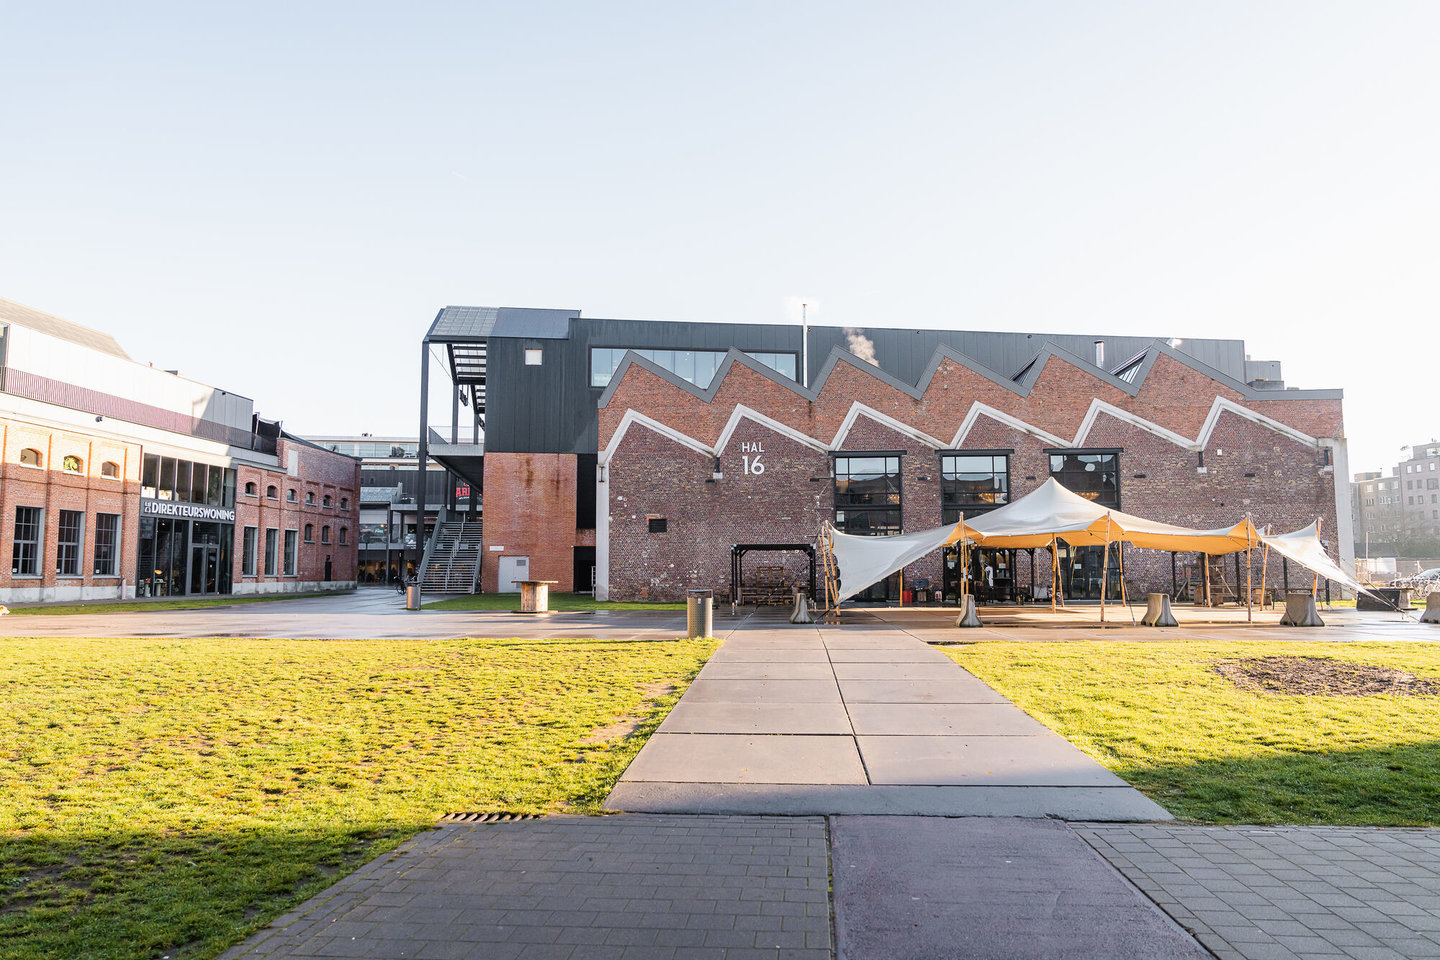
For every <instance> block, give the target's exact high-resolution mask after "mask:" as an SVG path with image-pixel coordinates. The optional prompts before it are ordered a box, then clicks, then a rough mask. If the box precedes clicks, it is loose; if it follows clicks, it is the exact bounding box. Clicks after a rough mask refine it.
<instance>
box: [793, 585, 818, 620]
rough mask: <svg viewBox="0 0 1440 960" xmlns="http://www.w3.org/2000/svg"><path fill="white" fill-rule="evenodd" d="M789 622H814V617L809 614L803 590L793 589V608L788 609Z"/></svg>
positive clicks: (808, 605)
mask: <svg viewBox="0 0 1440 960" xmlns="http://www.w3.org/2000/svg"><path fill="white" fill-rule="evenodd" d="M790 622H791V623H814V622H815V618H814V617H812V616H810V604H809V602H808V601H806V599H805V591H803V590H796V591H795V609H794V610H792V611H790Z"/></svg>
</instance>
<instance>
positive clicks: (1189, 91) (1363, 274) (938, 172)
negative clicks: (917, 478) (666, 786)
mask: <svg viewBox="0 0 1440 960" xmlns="http://www.w3.org/2000/svg"><path fill="white" fill-rule="evenodd" d="M0 42H3V49H4V51H5V52H4V56H3V57H0V297H4V298H6V299H10V300H16V301H19V302H21V303H24V304H27V305H29V306H32V307H35V308H37V309H40V310H44V311H46V312H49V313H52V314H56V315H58V316H61V317H65V318H67V319H69V320H73V321H75V322H77V323H82V324H85V325H87V326H91V327H95V328H97V329H100V330H104V331H106V332H108V333H110V334H112V335H114V336H115V337H116V338H117V339H118V340H119V341H120V343H121V344H122V346H124V347H125V349H126V350H127V351H128V352H129V353H130V354H131V356H132V357H134V358H136V359H138V360H141V361H144V362H153V363H154V364H155V365H156V366H157V367H165V368H168V369H175V368H178V369H179V370H180V371H181V372H182V373H183V374H184V375H186V376H189V377H193V378H195V379H198V380H201V381H204V382H207V383H212V384H214V385H216V386H220V387H223V388H225V389H228V390H233V391H235V392H238V393H241V394H244V395H246V396H250V397H253V398H254V399H255V401H256V410H257V412H259V413H261V414H262V415H264V416H268V417H278V418H281V419H283V420H284V422H285V425H286V428H287V429H289V430H291V431H294V432H297V433H299V434H301V435H306V434H309V435H312V436H318V435H326V434H358V433H361V432H369V433H374V434H377V435H382V434H410V435H413V434H414V433H415V431H416V429H417V428H418V422H419V417H418V391H419V376H420V364H421V349H420V340H421V337H422V336H423V335H424V332H425V330H426V329H427V327H428V325H429V323H430V322H431V321H432V320H433V318H434V316H435V314H436V312H437V311H438V310H439V309H440V308H441V307H443V306H445V305H447V304H472V305H487V306H529V307H559V308H568V309H578V310H581V311H582V312H583V314H584V315H585V316H590V317H625V318H639V319H664V320H690V321H739V322H762V323H768V322H773V323H793V322H796V321H797V320H798V316H797V312H798V304H799V303H800V302H801V301H805V302H808V303H809V304H811V306H810V308H809V315H810V320H811V322H812V323H818V324H830V325H846V326H856V327H938V328H944V329H952V328H953V329H970V330H1023V331H1039V332H1055V333H1083V334H1092V335H1097V336H1103V335H1107V334H1108V335H1145V336H1157V337H1180V338H1187V337H1218V338H1240V339H1244V340H1245V341H1246V349H1247V352H1248V353H1249V354H1250V355H1251V356H1252V357H1253V358H1254V359H1256V360H1271V359H1278V360H1280V361H1282V364H1283V373H1284V377H1285V380H1286V382H1287V384H1288V385H1290V386H1297V387H1301V388H1337V387H1338V388H1342V389H1344V391H1345V421H1346V433H1347V436H1348V437H1349V448H1350V467H1351V469H1352V471H1358V470H1363V469H1380V468H1385V467H1388V466H1391V465H1393V464H1394V463H1395V462H1396V461H1397V460H1399V459H1400V458H1401V454H1400V447H1401V446H1403V445H1405V444H1409V443H1416V442H1423V441H1428V440H1430V439H1432V438H1434V437H1437V436H1440V403H1437V401H1436V390H1435V385H1434V380H1433V379H1432V378H1434V377H1436V376H1437V373H1436V355H1437V352H1436V349H1435V347H1436V340H1437V331H1440V324H1437V314H1440V228H1437V225H1440V124H1437V122H1436V118H1437V117H1440V4H1436V3H1433V2H1430V0H1423V2H1399V0H1396V2H1390V0H1382V2H1360V0H1357V2H1351V3H1327V2H1318V0H1303V2H1258V3H1257V2H1251V0H1247V2H1231V0H1219V2H1207V3H1178V2H1145V3H1109V2H1087V3H1073V2H1068V0H1067V2H1058V0H1057V2H1050V3H1031V2H1006V3H993V2H983V3H971V2H958V0H951V2H942V3H906V2H893V3H884V4H880V3H848V2H825V3H818V2H816V3H811V2H774V0H771V2H766V3H748V2H733V3H724V4H698V3H606V2H592V3H551V2H544V0H539V2H526V3H523V4H522V3H484V2H469V3H426V2H411V3H407V4H397V3H393V2H392V3H383V4H380V3H367V2H347V3H322V2H304V0H299V2H297V0H291V2H287V3H283V4H281V3H268V2H250V3H245V4H238V3H237V4H196V3H169V4H166V3H148V2H144V0H137V2H132V3H125V4H115V3H69V2H65V0H55V2H47V3H43V4H37V3H33V2H23V0H0ZM434 372H438V367H437V368H435V369H434V370H432V380H436V379H439V378H436V377H435V376H434V375H433V374H434ZM432 409H436V408H435V407H434V406H433V405H432ZM438 409H439V410H440V411H441V415H440V417H437V418H434V419H444V418H445V417H446V415H447V414H448V403H447V402H441V403H440V405H439V407H438Z"/></svg>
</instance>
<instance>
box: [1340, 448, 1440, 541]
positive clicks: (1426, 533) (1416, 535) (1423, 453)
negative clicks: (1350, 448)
mask: <svg viewBox="0 0 1440 960" xmlns="http://www.w3.org/2000/svg"><path fill="white" fill-rule="evenodd" d="M1404 450H1405V452H1408V453H1409V456H1408V457H1407V458H1406V459H1404V460H1401V461H1400V462H1399V463H1397V464H1396V465H1395V467H1394V471H1393V473H1391V474H1390V475H1389V476H1385V475H1383V474H1382V473H1381V472H1379V471H1371V472H1366V473H1357V474H1356V475H1355V479H1354V482H1353V483H1351V485H1350V497H1351V503H1352V505H1353V513H1354V516H1355V552H1356V555H1357V556H1364V555H1365V554H1366V553H1367V552H1368V553H1369V554H1370V555H1372V556H1378V555H1380V554H1382V553H1385V554H1391V555H1398V556H1420V555H1425V556H1433V555H1435V548H1436V546H1437V544H1440V441H1435V440H1431V441H1430V442H1429V443H1417V444H1414V445H1413V446H1410V447H1406V448H1404Z"/></svg>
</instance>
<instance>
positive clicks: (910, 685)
mask: <svg viewBox="0 0 1440 960" xmlns="http://www.w3.org/2000/svg"><path fill="white" fill-rule="evenodd" d="M840 693H841V694H842V695H843V696H844V698H845V702H846V703H1008V702H1009V701H1008V700H1006V699H1005V698H1004V697H1002V696H1001V695H1000V694H999V693H997V692H996V691H995V690H994V688H992V687H990V686H987V685H986V684H984V683H982V682H981V681H979V680H976V679H973V678H971V679H969V680H961V679H958V678H957V679H950V680H841V681H840ZM1017 709H1018V708H1017Z"/></svg>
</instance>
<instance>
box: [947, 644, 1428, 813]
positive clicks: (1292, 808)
mask: <svg viewBox="0 0 1440 960" xmlns="http://www.w3.org/2000/svg"><path fill="white" fill-rule="evenodd" d="M942 649H944V650H945V652H946V653H948V654H949V655H950V656H951V657H953V658H954V659H955V660H956V661H957V662H958V663H959V664H960V665H961V666H963V667H965V668H966V669H967V670H970V671H971V672H973V673H974V674H976V675H977V676H979V677H980V678H981V679H983V680H985V681H986V682H987V683H990V684H991V685H993V686H994V687H995V688H996V689H998V690H999V691H1000V692H1001V693H1003V694H1005V695H1006V696H1007V697H1009V698H1010V699H1011V700H1013V701H1015V703H1017V704H1019V705H1020V706H1021V707H1022V708H1024V709H1025V710H1026V711H1027V712H1028V713H1030V714H1031V715H1032V716H1034V717H1035V718H1036V719H1038V720H1040V721H1041V722H1043V723H1045V724H1046V725H1047V726H1049V727H1051V728H1052V729H1054V730H1055V731H1057V732H1058V733H1060V734H1062V735H1064V736H1065V737H1067V738H1069V739H1070V741H1071V742H1072V743H1074V744H1075V745H1076V746H1078V747H1079V748H1080V749H1082V750H1084V751H1085V752H1086V753H1088V754H1089V755H1090V756H1092V757H1094V758H1095V759H1096V760H1098V761H1100V762H1101V763H1103V764H1104V765H1105V766H1106V767H1108V768H1109V769H1111V770H1113V771H1114V772H1115V773H1116V774H1118V775H1119V776H1121V777H1124V778H1125V779H1126V780H1128V781H1130V782H1131V783H1133V784H1134V785H1135V786H1136V787H1138V788H1140V790H1142V791H1143V792H1144V793H1145V794H1146V795H1147V796H1149V797H1150V798H1152V799H1153V800H1155V801H1156V802H1157V803H1159V804H1160V805H1161V806H1163V807H1165V808H1166V809H1167V810H1169V811H1170V812H1171V813H1173V814H1174V815H1175V816H1177V817H1180V818H1182V819H1187V820H1197V821H1206V822H1214V823H1294V824H1353V825H1387V826H1422V825H1423V826H1434V825H1436V824H1440V696H1424V697H1412V696H1395V695H1381V696H1361V697H1354V696H1345V697H1341V696H1288V695H1275V694H1271V693H1259V692H1252V691H1248V690H1242V689H1239V688H1238V687H1236V686H1235V685H1233V684H1232V683H1231V682H1230V681H1229V680H1227V679H1225V678H1223V677H1221V676H1220V675H1219V674H1217V673H1216V672H1215V671H1214V669H1213V668H1212V664H1213V663H1214V662H1215V661H1217V660H1222V659H1234V658H1239V657H1261V656H1315V657H1330V658H1333V659H1337V660H1344V661H1348V662H1353V663H1361V664H1372V665H1376V666H1385V667H1395V668H1398V669H1401V670H1406V671H1409V672H1411V673H1414V674H1416V675H1418V676H1420V677H1424V678H1427V679H1432V680H1433V679H1440V648H1437V647H1434V646H1430V645H1422V644H1380V643H1376V644H1370V643H1366V644H1336V643H1260V642H1255V643H1247V642H1232V643H1222V642H1193V641H1192V642H1161V643H1124V642H1095V643H1085V642H1080V643H1018V642H1017V643H982V644H974V645H967V646H958V647H948V648H942Z"/></svg>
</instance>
